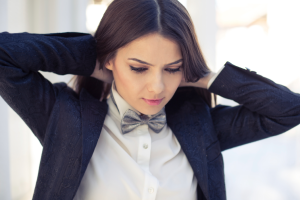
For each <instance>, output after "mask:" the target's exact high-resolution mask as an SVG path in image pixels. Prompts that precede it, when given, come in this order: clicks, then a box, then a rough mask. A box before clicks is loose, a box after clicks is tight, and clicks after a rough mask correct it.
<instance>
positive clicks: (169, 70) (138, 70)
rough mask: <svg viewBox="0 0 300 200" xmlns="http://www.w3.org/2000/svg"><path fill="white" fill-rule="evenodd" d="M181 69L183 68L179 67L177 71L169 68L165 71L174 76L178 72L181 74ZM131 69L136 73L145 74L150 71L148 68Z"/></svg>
mask: <svg viewBox="0 0 300 200" xmlns="http://www.w3.org/2000/svg"><path fill="white" fill-rule="evenodd" d="M180 68H181V67H178V68H176V69H171V68H167V69H165V70H166V71H167V72H169V73H170V74H172V73H176V72H179V71H180ZM130 69H131V70H132V71H135V72H136V73H143V72H144V71H146V70H148V68H144V67H138V68H137V67H132V66H130Z"/></svg>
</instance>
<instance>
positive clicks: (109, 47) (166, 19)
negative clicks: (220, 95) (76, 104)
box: [77, 0, 211, 114]
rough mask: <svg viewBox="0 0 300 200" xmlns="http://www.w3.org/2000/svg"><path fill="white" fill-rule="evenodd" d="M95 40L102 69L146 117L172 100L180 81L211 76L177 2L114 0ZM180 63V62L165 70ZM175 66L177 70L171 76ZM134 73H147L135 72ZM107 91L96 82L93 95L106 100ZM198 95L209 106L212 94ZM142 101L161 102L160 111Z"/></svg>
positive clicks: (192, 80)
mask: <svg viewBox="0 0 300 200" xmlns="http://www.w3.org/2000/svg"><path fill="white" fill-rule="evenodd" d="M94 37H95V39H96V42H97V59H98V60H99V62H100V68H103V67H106V68H108V69H110V70H112V71H113V75H114V79H115V83H116V87H117V91H118V92H119V94H120V95H121V96H122V97H123V98H124V99H125V100H126V101H127V102H128V103H129V104H130V105H131V106H133V107H134V108H136V109H137V110H139V111H140V112H141V113H144V114H155V113H156V112H158V111H159V110H160V109H161V108H162V107H163V106H164V105H165V104H166V103H167V102H168V101H169V100H170V99H171V98H172V96H173V94H174V93H175V91H176V89H177V88H178V86H179V84H180V82H181V79H182V78H183V77H184V78H185V80H186V81H190V82H196V81H198V80H199V79H200V78H202V77H203V76H205V75H206V74H207V73H208V72H209V71H210V70H209V68H208V67H207V65H206V63H205V61H204V58H203V55H202V53H201V50H200V47H199V44H198V40H197V36H196V33H195V29H194V26H193V23H192V20H191V18H190V16H189V14H188V12H187V10H186V9H185V8H184V6H182V4H180V3H179V2H178V1H177V0H114V1H113V2H112V3H111V4H110V5H109V7H108V8H107V10H106V12H105V14H104V15H103V18H102V20H101V22H100V24H99V26H98V28H97V30H96V32H95V35H94ZM138 60H139V61H144V62H147V63H149V64H151V65H153V66H151V65H147V64H145V63H141V62H139V61H138ZM178 60H181V62H178V63H176V64H173V65H169V66H166V64H169V63H172V62H175V61H178ZM179 67H180V71H177V72H174V73H171V72H170V71H176V70H177V69H178V68H179ZM135 68H145V69H146V70H145V71H143V72H142V73H137V72H136V71H134V69H135ZM138 70H144V69H138ZM85 78H86V79H92V78H91V77H85ZM80 82H84V81H77V88H79V90H80V89H81V87H80V86H78V83H80ZM82 87H84V86H82ZM89 87H91V86H89ZM99 87H100V88H99ZM110 87H111V85H105V84H103V83H99V86H98V88H99V90H98V93H97V95H95V93H94V92H92V93H94V94H93V95H94V96H96V97H97V98H98V97H99V98H100V97H102V98H106V96H107V95H108V91H109V89H110ZM87 89H88V90H89V88H87ZM79 90H78V89H77V92H79ZM199 90H203V89H199ZM90 91H95V90H94V89H91V90H90ZM99 92H100V93H99ZM200 93H201V94H202V96H204V98H205V99H206V101H207V103H208V104H209V105H211V102H210V98H211V96H210V93H209V92H208V91H202V92H200ZM143 98H146V99H160V98H164V99H163V101H162V102H161V103H160V104H159V105H158V106H150V105H148V104H147V103H146V102H145V101H144V100H143Z"/></svg>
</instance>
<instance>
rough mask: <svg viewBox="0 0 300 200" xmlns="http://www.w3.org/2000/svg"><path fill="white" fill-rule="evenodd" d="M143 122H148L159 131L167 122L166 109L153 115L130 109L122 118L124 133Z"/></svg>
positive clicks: (155, 130)
mask: <svg viewBox="0 0 300 200" xmlns="http://www.w3.org/2000/svg"><path fill="white" fill-rule="evenodd" d="M142 124H148V126H149V128H151V129H152V130H153V131H154V132H155V133H159V132H160V131H161V130H162V129H163V128H164V126H165V124H166V114H165V111H164V109H162V110H161V111H160V112H158V113H157V114H155V115H152V116H151V117H148V116H147V115H138V114H137V113H136V112H135V111H133V110H130V109H128V110H127V111H126V112H125V114H124V116H123V118H122V120H121V128H122V131H123V134H126V133H128V132H130V131H132V130H133V129H135V128H137V127H138V126H140V125H142Z"/></svg>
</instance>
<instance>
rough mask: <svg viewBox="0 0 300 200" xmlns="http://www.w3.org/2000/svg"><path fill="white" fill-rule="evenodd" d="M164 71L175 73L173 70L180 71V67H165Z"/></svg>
mask: <svg viewBox="0 0 300 200" xmlns="http://www.w3.org/2000/svg"><path fill="white" fill-rule="evenodd" d="M166 71H168V72H169V73H171V74H172V73H175V72H179V71H180V67H178V68H176V69H170V68H167V69H166Z"/></svg>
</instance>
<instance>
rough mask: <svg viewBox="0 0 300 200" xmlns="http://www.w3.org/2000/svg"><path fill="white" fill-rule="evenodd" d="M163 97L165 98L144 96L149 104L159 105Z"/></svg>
mask: <svg viewBox="0 0 300 200" xmlns="http://www.w3.org/2000/svg"><path fill="white" fill-rule="evenodd" d="M163 99H164V98H162V99H156V100H154V99H144V98H143V100H144V101H145V102H146V103H147V104H149V105H151V106H157V105H159V104H160V102H161V101H162V100H163Z"/></svg>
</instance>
